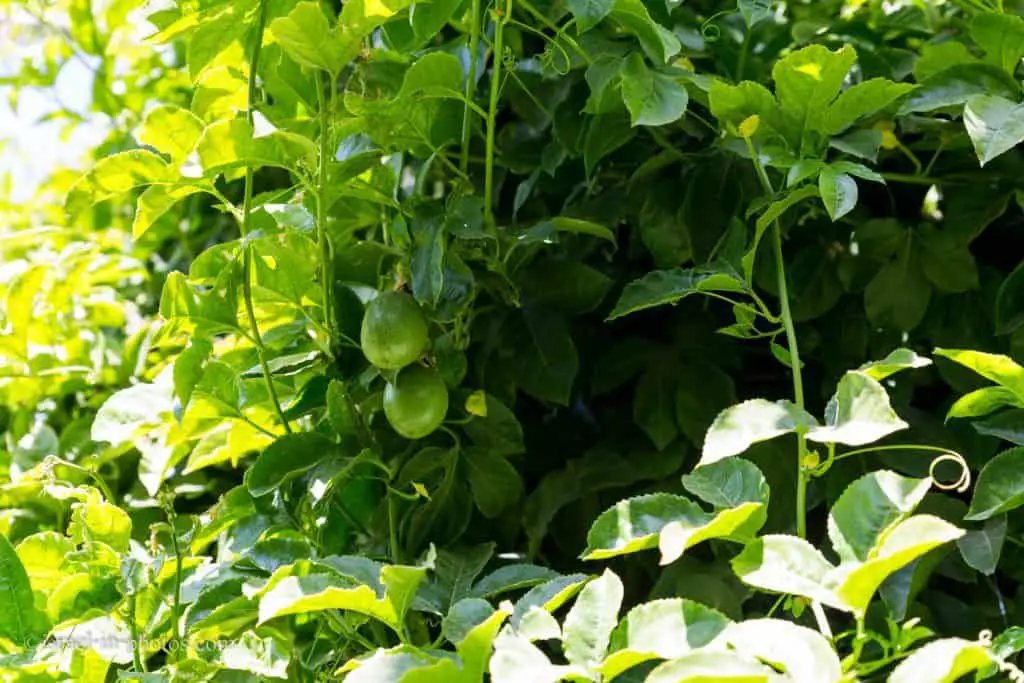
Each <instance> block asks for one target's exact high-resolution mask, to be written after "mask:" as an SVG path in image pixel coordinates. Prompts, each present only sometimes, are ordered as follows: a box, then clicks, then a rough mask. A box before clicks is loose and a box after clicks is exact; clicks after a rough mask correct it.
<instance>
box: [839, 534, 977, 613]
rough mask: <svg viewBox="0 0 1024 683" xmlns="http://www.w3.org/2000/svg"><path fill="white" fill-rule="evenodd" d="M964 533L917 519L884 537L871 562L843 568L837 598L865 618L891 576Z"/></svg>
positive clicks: (872, 552) (869, 557)
mask: <svg viewBox="0 0 1024 683" xmlns="http://www.w3.org/2000/svg"><path fill="white" fill-rule="evenodd" d="M963 533H964V532H963V531H962V530H961V529H958V528H956V527H955V526H953V525H952V524H950V523H949V522H946V521H945V520H943V519H939V518H938V517H933V516H931V515H916V516H914V517H911V518H909V519H906V520H904V521H902V522H899V523H898V524H896V525H895V526H893V527H890V528H889V530H888V531H887V532H886V533H884V534H883V535H882V537H881V538H880V539H879V542H878V543H877V544H876V545H875V547H874V548H872V550H871V552H870V554H869V556H868V560H867V561H866V562H864V563H863V564H859V565H855V566H853V567H852V568H849V569H848V568H847V567H845V566H840V567H839V568H838V569H837V570H836V574H837V575H836V576H834V577H832V580H831V582H832V583H833V585H835V588H834V591H835V594H836V595H837V596H838V597H839V599H840V600H842V601H843V602H844V603H845V604H847V605H849V606H850V609H851V610H852V611H853V612H854V613H857V614H863V613H864V612H865V611H866V610H867V607H868V603H870V602H871V598H872V597H873V596H874V594H875V592H876V591H877V590H878V587H879V586H881V585H882V582H883V581H885V579H886V578H888V577H889V576H890V575H892V574H894V573H895V572H897V571H898V570H900V569H902V568H903V567H905V566H906V565H908V564H909V563H911V562H913V561H914V560H916V559H917V558H919V557H921V556H922V555H924V554H926V553H928V552H930V551H932V550H934V549H935V548H937V547H939V546H941V545H944V544H946V543H949V542H950V541H955V540H956V539H958V538H960V537H961V536H963Z"/></svg>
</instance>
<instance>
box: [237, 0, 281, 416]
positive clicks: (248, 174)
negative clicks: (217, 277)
mask: <svg viewBox="0 0 1024 683" xmlns="http://www.w3.org/2000/svg"><path fill="white" fill-rule="evenodd" d="M266 26H267V0H261V2H260V7H259V22H258V24H257V26H256V35H255V37H254V38H253V45H252V52H251V53H250V55H249V83H248V88H249V89H248V93H247V98H248V99H247V102H246V108H245V117H246V119H247V120H248V121H249V125H250V126H252V125H253V121H254V114H255V113H256V71H257V69H258V67H259V63H260V48H262V46H263V33H264V31H265V30H266ZM252 193H253V168H252V166H246V167H245V189H244V195H243V197H242V242H243V247H242V298H243V299H244V300H245V312H246V315H247V316H248V318H249V326H250V329H251V335H252V341H253V344H254V345H255V347H256V356H257V358H258V359H259V363H260V370H261V372H262V374H263V381H264V382H265V383H266V385H267V395H268V396H270V401H271V403H273V404H274V411H275V412H276V413H277V417H278V419H280V420H281V426H282V427H284V430H285V431H286V432H289V433H290V432H291V431H292V428H291V425H289V424H288V418H286V417H285V416H284V410H282V409H281V401H280V399H278V397H277V389H276V388H275V387H274V376H273V374H272V373H271V372H270V365H268V363H267V349H266V347H265V346H264V345H263V337H262V336H261V335H260V326H259V323H258V322H257V320H256V309H255V306H253V303H252V244H251V243H250V242H248V241H247V240H246V239H245V238H246V237H248V235H249V228H250V217H251V215H252Z"/></svg>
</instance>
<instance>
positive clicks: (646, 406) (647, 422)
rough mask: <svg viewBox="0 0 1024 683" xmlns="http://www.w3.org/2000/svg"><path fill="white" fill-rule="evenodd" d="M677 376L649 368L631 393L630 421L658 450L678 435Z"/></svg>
mask: <svg viewBox="0 0 1024 683" xmlns="http://www.w3.org/2000/svg"><path fill="white" fill-rule="evenodd" d="M675 399H676V378H675V377H673V376H672V375H671V373H667V372H665V371H664V369H662V368H653V367H652V368H650V369H648V370H647V372H645V373H644V374H643V375H641V376H640V381H638V382H637V385H636V391H635V392H634V394H633V421H634V422H636V424H637V425H638V426H639V427H640V428H641V429H642V430H644V433H646V434H647V436H649V437H650V439H651V441H652V442H653V443H654V446H655V448H657V449H658V450H662V449H664V448H665V447H666V446H668V445H669V444H670V443H672V441H673V440H675V438H676V437H677V436H679V427H678V426H677V425H676V407H675Z"/></svg>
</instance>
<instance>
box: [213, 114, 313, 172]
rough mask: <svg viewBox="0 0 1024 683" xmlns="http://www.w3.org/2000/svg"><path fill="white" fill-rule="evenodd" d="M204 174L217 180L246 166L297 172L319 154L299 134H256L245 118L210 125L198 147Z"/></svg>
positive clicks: (307, 140)
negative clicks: (269, 167) (270, 167)
mask: <svg viewBox="0 0 1024 683" xmlns="http://www.w3.org/2000/svg"><path fill="white" fill-rule="evenodd" d="M196 152H197V153H198V154H199V161H200V163H201V164H202V173H203V175H204V176H205V177H213V176H216V175H218V174H220V173H224V172H225V171H230V170H233V169H236V168H241V167H244V166H274V167H278V168H284V169H288V170H297V169H298V168H299V166H300V165H301V164H302V163H303V162H306V161H308V160H310V159H312V158H313V157H314V156H315V155H316V145H314V144H313V142H312V141H310V140H309V139H307V138H304V137H302V136H301V135H298V134H296V133H289V132H285V131H281V130H276V129H275V130H272V131H270V132H268V133H265V134H263V133H261V134H260V135H259V136H257V135H256V134H255V130H254V128H253V125H252V124H251V123H249V122H248V121H247V120H246V119H244V118H236V119H230V120H227V121H217V122H216V123H212V124H210V125H209V126H207V128H206V131H205V132H204V133H203V137H201V138H200V139H199V143H198V145H197V147H196Z"/></svg>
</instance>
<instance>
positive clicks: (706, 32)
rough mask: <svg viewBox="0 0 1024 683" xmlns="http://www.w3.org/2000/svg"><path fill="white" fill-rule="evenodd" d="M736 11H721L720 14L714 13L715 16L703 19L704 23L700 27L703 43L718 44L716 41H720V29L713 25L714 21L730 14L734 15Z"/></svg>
mask: <svg viewBox="0 0 1024 683" xmlns="http://www.w3.org/2000/svg"><path fill="white" fill-rule="evenodd" d="M736 11H737V10H734V9H731V10H722V11H721V12H716V13H715V14H712V15H711V16H710V17H708V18H707V19H705V20H704V23H703V24H701V25H700V35H701V36H702V37H703V38H704V42H706V43H715V42H718V40H719V39H721V37H722V29H721V27H720V26H718V25H717V24H715V20H716V19H719V18H721V17H727V16H729V15H730V14H735V13H736Z"/></svg>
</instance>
